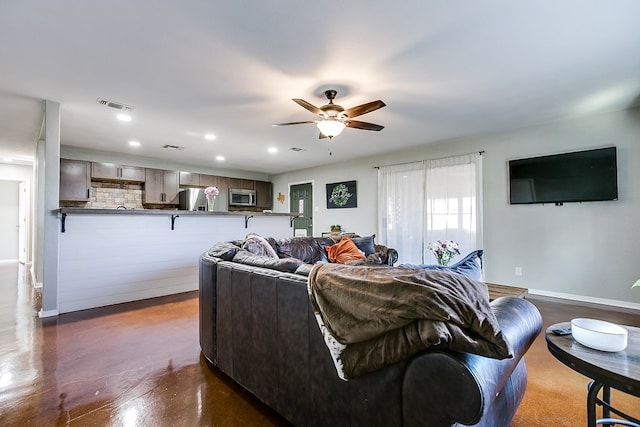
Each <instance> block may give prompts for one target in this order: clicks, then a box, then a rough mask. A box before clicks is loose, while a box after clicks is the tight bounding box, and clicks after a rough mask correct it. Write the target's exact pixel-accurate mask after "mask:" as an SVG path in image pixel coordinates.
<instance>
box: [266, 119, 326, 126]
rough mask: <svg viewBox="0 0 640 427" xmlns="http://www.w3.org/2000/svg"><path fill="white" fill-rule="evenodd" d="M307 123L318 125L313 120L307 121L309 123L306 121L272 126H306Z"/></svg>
mask: <svg viewBox="0 0 640 427" xmlns="http://www.w3.org/2000/svg"><path fill="white" fill-rule="evenodd" d="M307 123H317V122H315V121H313V120H307V121H304V122H289V123H275V124H273V125H271V126H290V125H305V124H307Z"/></svg>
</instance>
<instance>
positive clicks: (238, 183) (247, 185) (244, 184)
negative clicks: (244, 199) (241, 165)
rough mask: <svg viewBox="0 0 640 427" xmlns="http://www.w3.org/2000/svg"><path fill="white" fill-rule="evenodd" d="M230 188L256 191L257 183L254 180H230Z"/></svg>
mask: <svg viewBox="0 0 640 427" xmlns="http://www.w3.org/2000/svg"><path fill="white" fill-rule="evenodd" d="M229 188H233V189H242V190H255V181H254V180H252V179H243V178H229Z"/></svg>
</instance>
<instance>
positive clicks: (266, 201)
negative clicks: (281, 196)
mask: <svg viewBox="0 0 640 427" xmlns="http://www.w3.org/2000/svg"><path fill="white" fill-rule="evenodd" d="M255 190H256V207H257V208H260V209H272V208H273V185H272V184H271V183H270V182H268V181H255Z"/></svg>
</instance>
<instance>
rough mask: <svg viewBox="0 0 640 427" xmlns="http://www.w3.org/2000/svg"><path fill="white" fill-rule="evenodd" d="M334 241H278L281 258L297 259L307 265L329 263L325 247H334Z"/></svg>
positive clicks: (294, 238) (309, 238) (320, 238)
mask: <svg viewBox="0 0 640 427" xmlns="http://www.w3.org/2000/svg"><path fill="white" fill-rule="evenodd" d="M333 243H334V242H333V240H331V239H328V238H322V237H291V238H287V239H280V240H277V241H276V246H277V248H276V249H277V252H278V256H279V257H280V258H297V259H299V260H301V261H303V262H305V263H307V264H315V263H316V262H318V261H323V262H327V261H328V258H327V254H326V252H325V250H324V247H325V246H331V245H333Z"/></svg>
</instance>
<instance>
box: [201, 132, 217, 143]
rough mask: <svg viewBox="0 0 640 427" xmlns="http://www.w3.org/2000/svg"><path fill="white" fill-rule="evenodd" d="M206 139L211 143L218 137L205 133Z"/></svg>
mask: <svg viewBox="0 0 640 427" xmlns="http://www.w3.org/2000/svg"><path fill="white" fill-rule="evenodd" d="M204 139H206V140H209V141H213V140H214V139H216V136H215V135H214V134H212V133H205V134H204Z"/></svg>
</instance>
